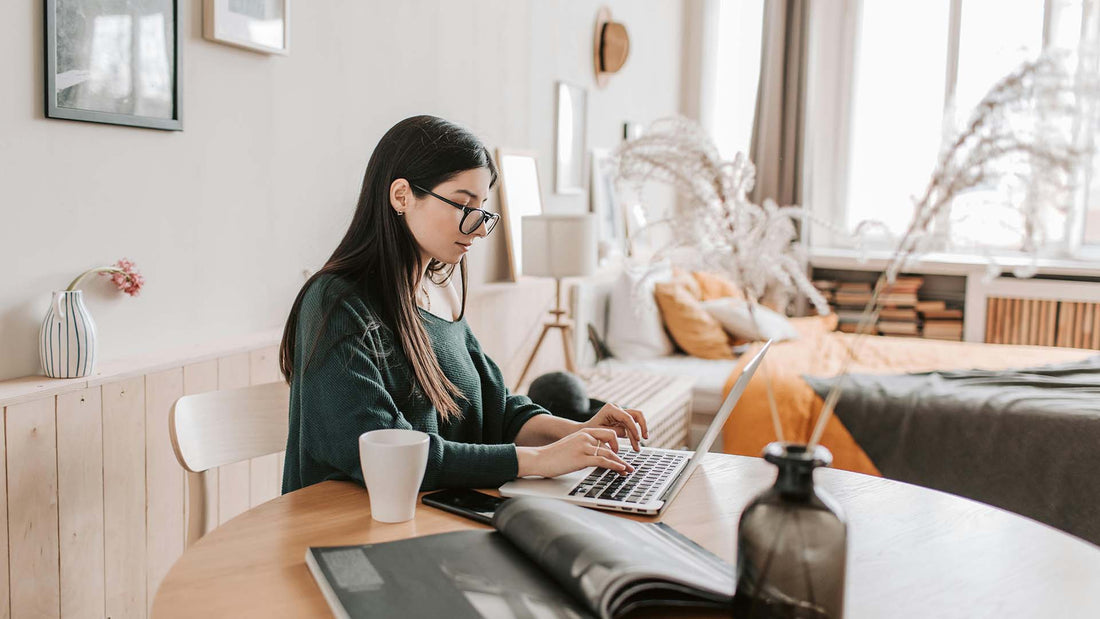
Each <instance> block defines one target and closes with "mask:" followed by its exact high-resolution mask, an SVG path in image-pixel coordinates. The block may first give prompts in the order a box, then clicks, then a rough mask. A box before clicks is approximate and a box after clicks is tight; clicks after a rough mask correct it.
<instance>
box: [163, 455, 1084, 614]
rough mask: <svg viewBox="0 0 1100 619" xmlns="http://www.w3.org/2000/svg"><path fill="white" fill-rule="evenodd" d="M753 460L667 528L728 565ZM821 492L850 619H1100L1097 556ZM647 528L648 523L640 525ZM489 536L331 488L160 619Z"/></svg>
mask: <svg viewBox="0 0 1100 619" xmlns="http://www.w3.org/2000/svg"><path fill="white" fill-rule="evenodd" d="M774 470H775V469H774V468H773V467H772V466H771V465H770V464H767V463H766V462H764V461H763V460H761V459H759V458H749V457H744V456H733V455H725V454H708V456H707V457H706V459H705V460H704V463H703V466H702V467H701V468H700V469H699V470H698V471H697V472H696V473H695V475H694V476H693V477H692V479H691V480H690V481H689V483H688V484H687V486H686V487H685V488H684V490H683V492H682V494H681V495H680V497H679V498H678V499H677V500H676V502H675V503H674V504H673V505H672V506H671V507H670V508H669V509H668V510H667V511H666V513H665V514H664V516H663V520H664V521H665V522H666V523H668V524H670V525H672V526H674V527H675V528H676V529H678V530H679V531H681V532H682V533H684V534H685V535H687V536H688V537H691V538H692V539H694V540H696V541H697V542H699V543H700V544H702V545H703V546H704V547H706V548H708V549H709V550H711V551H712V552H714V553H716V554H718V555H719V556H721V557H722V558H724V559H726V560H727V561H731V562H732V561H733V559H734V549H735V540H736V532H735V531H736V523H737V519H738V517H739V516H740V513H741V509H742V507H744V505H745V504H746V503H747V502H748V500H749V499H750V498H751V497H752V496H754V495H755V494H756V493H757V492H759V491H760V490H762V489H764V488H765V487H767V486H768V485H770V484H771V481H772V479H773V478H774ZM817 480H818V483H820V484H821V485H822V486H824V487H825V488H827V489H828V490H829V491H831V492H832V494H833V495H834V496H835V497H836V498H837V499H838V500H839V501H840V503H841V505H843V507H844V509H845V510H846V511H847V513H848V517H849V523H850V524H849V533H848V551H849V554H848V575H847V594H846V600H845V606H846V608H845V615H846V617H848V618H849V619H851V618H859V617H876V618H877V617H886V616H890V617H937V618H944V617H981V616H989V617H1060V618H1064V617H1091V618H1095V617H1100V548H1097V547H1095V546H1092V545H1091V544H1088V543H1086V542H1083V541H1081V540H1078V539H1077V538H1074V537H1071V536H1069V535H1067V534H1064V533H1061V532H1060V531H1057V530H1055V529H1052V528H1050V527H1047V526H1045V525H1042V524H1039V523H1037V522H1035V521H1032V520H1028V519H1026V518H1023V517H1020V516H1016V515H1014V514H1011V513H1008V512H1005V511H1002V510H999V509H996V508H992V507H989V506H986V505H983V504H980V503H976V502H974V501H970V500H967V499H961V498H958V497H955V496H951V495H948V494H944V493H941V492H936V491H933V490H927V489H924V488H919V487H916V486H911V485H907V484H902V483H898V482H893V481H889V480H886V479H881V478H877V477H869V476H865V475H860V474H858V473H849V472H846V471H836V470H820V471H818V473H817ZM637 519H643V518H637ZM480 526H481V525H478V524H476V523H473V522H470V521H468V520H465V519H463V518H460V517H458V516H452V515H451V514H448V513H446V512H442V511H438V510H436V509H433V508H431V507H426V506H423V505H420V506H418V508H417V514H416V518H415V519H414V520H412V521H410V522H406V523H401V524H381V523H378V522H374V521H372V520H371V517H370V506H369V502H368V499H367V493H366V491H365V490H364V489H363V488H361V487H357V486H355V485H353V484H350V483H344V482H325V483H321V484H317V485H315V486H311V487H309V488H304V489H302V490H299V491H297V492H293V493H291V494H288V495H285V496H282V497H280V498H278V499H275V500H273V501H269V502H267V503H264V504H263V505H260V506H259V507H256V508H253V509H252V510H250V511H248V512H245V513H244V514H241V515H240V516H238V517H236V518H234V519H233V520H231V521H229V522H227V523H226V524H224V525H222V526H221V527H219V528H218V529H215V530H214V531H213V532H211V533H209V534H208V535H206V536H205V537H203V538H202V539H200V540H199V541H198V542H197V543H196V544H194V545H193V546H192V547H190V548H188V549H187V550H186V551H185V552H184V554H183V556H182V557H181V558H180V559H179V561H177V562H176V564H175V565H174V566H173V567H172V570H171V571H170V572H169V573H168V575H167V577H165V579H164V581H163V583H162V584H161V586H160V589H159V591H158V592H157V596H156V599H155V601H154V604H153V616H154V617H156V618H157V619H165V618H170V617H188V618H191V617H240V616H256V617H311V616H327V615H328V607H327V605H326V604H325V601H324V599H323V598H322V597H321V592H320V590H318V588H317V585H316V584H315V583H314V581H313V578H312V577H311V576H310V574H309V570H308V568H306V565H305V562H304V555H305V551H306V547H307V546H326V545H341V544H363V543H371V542H384V541H390V540H396V539H402V538H407V537H414V536H418V535H428V534H432V533H441V532H445V531H455V530H460V529H469V528H477V527H480Z"/></svg>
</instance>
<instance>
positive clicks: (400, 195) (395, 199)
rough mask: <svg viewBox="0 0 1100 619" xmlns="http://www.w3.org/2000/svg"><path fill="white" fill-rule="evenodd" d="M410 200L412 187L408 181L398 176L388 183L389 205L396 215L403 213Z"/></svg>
mask: <svg viewBox="0 0 1100 619" xmlns="http://www.w3.org/2000/svg"><path fill="white" fill-rule="evenodd" d="M411 200H412V187H410V186H409V181H407V180H405V179H403V178H399V179H396V180H394V181H393V182H392V183H390V206H391V207H393V210H395V211H397V214H398V215H404V214H405V209H407V208H409V202H410V201H411Z"/></svg>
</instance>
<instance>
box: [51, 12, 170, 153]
mask: <svg viewBox="0 0 1100 619" xmlns="http://www.w3.org/2000/svg"><path fill="white" fill-rule="evenodd" d="M58 1H59V0H43V3H44V19H43V22H44V27H45V60H46V62H45V73H46V75H45V80H44V81H45V89H46V92H45V95H46V96H45V100H46V101H45V102H46V118H60V119H65V120H79V121H84V122H94V123H107V124H112V125H124V126H129V127H142V128H147V129H162V130H166V131H182V130H183V110H182V107H183V106H182V101H183V94H182V88H181V80H180V73H181V67H182V61H181V58H180V33H179V23H180V5H179V0H171V7H172V24H171V26H172V33H171V36H172V41H171V48H172V58H171V63H170V68H171V72H172V75H171V76H170V78H169V80H170V89H171V93H172V103H171V106H172V113H171V117H160V116H142V115H135V114H124V113H115V112H107V111H102V110H95V109H84V108H79V107H71V106H64V105H58V92H57V70H58V66H57V65H58V63H57V49H58V33H57V5H58ZM61 1H63V0H61ZM136 1H138V2H140V1H141V0H136ZM148 1H149V2H155V1H156V0H148Z"/></svg>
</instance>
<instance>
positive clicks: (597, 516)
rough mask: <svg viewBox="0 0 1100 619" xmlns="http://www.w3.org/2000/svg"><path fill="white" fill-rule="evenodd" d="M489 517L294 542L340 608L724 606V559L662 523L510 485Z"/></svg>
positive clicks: (497, 613) (608, 610) (727, 570)
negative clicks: (369, 539)
mask: <svg viewBox="0 0 1100 619" xmlns="http://www.w3.org/2000/svg"><path fill="white" fill-rule="evenodd" d="M493 527H494V528H495V529H496V530H495V531H492V530H477V531H455V532H451V533H440V534H437V535H428V536H424V537H414V538H411V539H405V540H399V541H395V542H385V543H381V544H366V545H360V546H330V547H313V548H309V549H307V550H306V565H307V566H309V570H310V573H311V574H312V575H313V578H314V580H316V581H317V585H318V587H319V588H320V589H321V593H322V594H323V595H324V597H325V600H326V601H327V602H328V604H329V607H330V608H331V609H332V612H333V614H334V615H336V616H337V617H341V618H354V619H358V618H361V617H363V618H366V617H446V618H447V619H465V618H471V619H472V618H475V617H618V616H620V615H623V614H626V613H629V612H631V611H633V610H635V609H638V608H647V607H654V608H657V609H660V608H665V609H666V610H667V611H669V612H683V609H685V608H692V607H703V608H715V609H720V610H724V611H726V612H729V611H731V610H732V607H733V595H734V589H735V587H736V582H735V580H734V568H733V566H732V565H729V564H728V563H725V562H724V561H722V560H721V559H719V558H718V557H716V556H714V555H713V554H711V553H710V552H708V551H706V550H704V549H703V548H701V547H700V546H698V545H697V544H695V543H694V542H692V541H691V540H689V539H688V538H686V537H684V536H683V535H681V534H680V533H678V532H676V530H674V529H673V528H671V527H669V526H668V525H665V524H663V523H660V522H658V523H643V522H635V521H632V520H627V519H625V518H619V517H616V516H611V515H608V514H601V513H599V512H595V511H593V510H589V509H585V508H583V507H579V506H577V505H571V504H569V503H565V502H562V501H557V500H554V499H542V498H532V497H520V498H513V499H509V500H508V501H507V502H505V503H504V504H503V505H502V506H500V507H499V508H497V510H496V514H495V515H494V516H493Z"/></svg>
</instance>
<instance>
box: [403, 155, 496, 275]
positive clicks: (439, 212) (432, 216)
mask: <svg viewBox="0 0 1100 619" xmlns="http://www.w3.org/2000/svg"><path fill="white" fill-rule="evenodd" d="M491 180H492V177H491V176H490V174H489V169H488V168H475V169H473V170H466V171H464V172H460V173H458V174H456V175H455V176H454V177H452V178H451V179H450V180H448V181H446V182H443V183H440V184H439V185H436V186H435V187H424V189H427V190H429V191H432V192H433V193H437V194H439V195H440V196H441V197H443V198H446V199H448V200H450V201H451V202H455V203H457V204H461V205H463V206H468V207H470V208H484V207H485V202H486V200H488V198H489V182H490V181H491ZM390 206H392V207H393V209H394V210H396V211H397V212H399V213H403V217H404V218H405V223H406V224H408V226H409V230H410V231H411V232H412V235H413V238H414V239H415V240H416V244H417V247H419V249H420V255H421V258H423V259H424V263H425V265H427V262H428V259H429V258H435V259H436V260H438V261H440V262H442V263H445V264H457V263H458V261H459V260H461V259H462V256H465V255H466V252H468V251H470V246H471V245H472V244H473V242H474V240H475V239H478V238H481V237H484V236H485V235H486V228H485V224H484V223H483V224H482V225H480V226H478V228H477V229H476V230H473V231H472V232H471V233H470V234H464V233H463V232H462V231H461V230H460V229H459V224H460V223H461V222H462V216H463V211H462V209H460V208H457V207H455V206H453V205H451V204H448V203H446V202H444V201H443V200H440V199H439V198H436V197H435V196H432V195H431V194H427V195H425V196H424V197H423V198H417V197H416V195H415V194H414V193H413V191H412V188H411V187H410V185H409V182H408V181H407V180H405V179H403V178H399V179H397V180H395V181H394V182H393V183H392V184H391V185H390ZM477 216H478V214H477V213H470V215H469V218H468V219H467V223H469V222H472V221H474V219H473V218H475V217H477Z"/></svg>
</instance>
